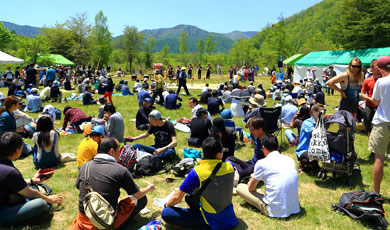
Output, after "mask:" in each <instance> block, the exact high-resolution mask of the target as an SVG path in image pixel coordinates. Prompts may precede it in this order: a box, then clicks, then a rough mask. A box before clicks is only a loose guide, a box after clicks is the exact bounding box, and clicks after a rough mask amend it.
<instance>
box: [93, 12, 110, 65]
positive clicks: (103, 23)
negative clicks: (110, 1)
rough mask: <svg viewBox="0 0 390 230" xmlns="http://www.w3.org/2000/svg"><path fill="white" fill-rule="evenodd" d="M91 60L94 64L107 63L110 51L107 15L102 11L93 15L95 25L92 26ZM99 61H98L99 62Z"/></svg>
mask: <svg viewBox="0 0 390 230" xmlns="http://www.w3.org/2000/svg"><path fill="white" fill-rule="evenodd" d="M92 42H93V52H92V54H93V62H94V63H95V65H97V64H98V63H99V65H100V66H102V65H107V64H108V61H109V58H110V56H111V53H112V50H113V48H112V45H111V33H110V31H109V29H108V25H107V17H105V16H104V14H103V11H99V13H97V14H96V16H95V25H94V26H93V28H92ZM99 61H100V62H99Z"/></svg>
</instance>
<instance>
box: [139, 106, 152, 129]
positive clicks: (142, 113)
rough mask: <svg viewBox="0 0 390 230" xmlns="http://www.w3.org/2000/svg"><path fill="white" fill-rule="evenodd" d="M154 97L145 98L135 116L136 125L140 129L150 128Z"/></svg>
mask: <svg viewBox="0 0 390 230" xmlns="http://www.w3.org/2000/svg"><path fill="white" fill-rule="evenodd" d="M151 106H152V99H150V98H145V100H144V102H143V104H142V106H140V107H139V109H138V112H137V115H136V117H135V127H136V128H137V129H138V130H148V129H149V126H150V121H149V114H150V112H152V110H153V109H152V108H151Z"/></svg>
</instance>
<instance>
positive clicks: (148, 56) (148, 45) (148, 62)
mask: <svg viewBox="0 0 390 230" xmlns="http://www.w3.org/2000/svg"><path fill="white" fill-rule="evenodd" d="M155 42H156V39H154V37H150V38H148V39H147V41H146V42H145V60H144V61H145V68H146V69H148V68H151V66H152V62H153V53H152V49H153V47H154V43H155Z"/></svg>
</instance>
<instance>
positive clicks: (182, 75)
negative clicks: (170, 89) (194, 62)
mask: <svg viewBox="0 0 390 230" xmlns="http://www.w3.org/2000/svg"><path fill="white" fill-rule="evenodd" d="M186 78H187V75H186V67H184V66H183V67H181V71H180V73H179V76H178V80H179V87H178V88H177V92H176V94H177V95H179V93H180V89H181V87H183V88H184V90H185V91H186V94H187V96H190V92H188V89H187V80H186Z"/></svg>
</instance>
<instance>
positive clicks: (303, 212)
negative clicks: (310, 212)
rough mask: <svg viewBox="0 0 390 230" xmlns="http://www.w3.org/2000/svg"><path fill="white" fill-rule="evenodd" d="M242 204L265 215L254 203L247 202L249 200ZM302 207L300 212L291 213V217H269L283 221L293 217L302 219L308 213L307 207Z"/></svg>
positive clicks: (243, 206)
mask: <svg viewBox="0 0 390 230" xmlns="http://www.w3.org/2000/svg"><path fill="white" fill-rule="evenodd" d="M240 206H241V207H242V208H245V209H249V210H251V211H253V212H258V213H259V215H263V214H262V213H261V212H260V210H258V209H257V208H255V207H254V206H252V205H250V204H249V203H247V202H245V201H244V202H242V203H241V204H240ZM300 208H301V211H300V212H299V213H297V214H293V215H291V216H289V217H287V218H273V217H272V218H271V217H269V218H271V219H273V220H281V221H289V220H292V219H301V218H303V217H305V216H306V215H307V212H306V209H305V208H304V207H302V206H301V207H300Z"/></svg>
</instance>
